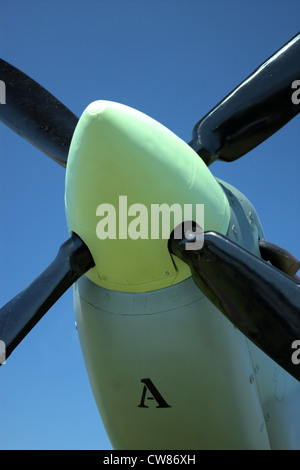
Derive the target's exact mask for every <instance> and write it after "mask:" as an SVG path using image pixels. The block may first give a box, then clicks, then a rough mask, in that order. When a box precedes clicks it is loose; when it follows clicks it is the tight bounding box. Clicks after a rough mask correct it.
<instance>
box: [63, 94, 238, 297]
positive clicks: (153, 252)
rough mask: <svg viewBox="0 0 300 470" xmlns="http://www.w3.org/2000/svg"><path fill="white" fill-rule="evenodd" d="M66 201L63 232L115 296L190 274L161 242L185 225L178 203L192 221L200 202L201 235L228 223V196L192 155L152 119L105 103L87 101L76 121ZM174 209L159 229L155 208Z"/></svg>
mask: <svg viewBox="0 0 300 470" xmlns="http://www.w3.org/2000/svg"><path fill="white" fill-rule="evenodd" d="M65 203H66V217H67V223H68V228H69V231H70V232H75V233H76V234H77V235H79V236H80V237H81V238H82V240H83V241H84V242H85V243H86V244H87V246H88V248H89V249H90V251H91V253H92V256H93V258H94V261H95V267H94V268H92V269H91V270H90V271H89V272H88V273H87V274H86V275H87V277H88V278H89V279H90V280H91V281H93V282H94V283H96V284H98V285H100V286H102V287H105V288H107V289H112V290H117V291H121V292H148V291H152V290H156V289H160V288H164V287H167V286H170V285H172V284H175V283H178V282H180V281H182V280H184V279H186V278H188V277H190V275H191V273H190V270H189V268H188V266H187V265H186V264H185V263H183V262H182V261H180V260H179V259H178V258H174V259H173V258H172V256H171V255H170V253H169V251H168V239H167V238H168V237H169V234H170V233H171V231H172V230H173V229H174V228H175V226H177V225H178V224H179V223H180V222H183V221H184V220H185V218H184V215H185V211H184V204H189V205H190V206H189V207H192V210H193V218H195V211H196V207H197V205H200V204H204V230H215V231H217V232H220V233H223V234H225V233H226V232H227V228H228V223H229V205H228V201H227V198H226V196H225V194H224V192H223V190H222V188H221V187H220V186H219V184H218V183H217V181H216V180H215V178H214V177H213V176H212V174H211V173H210V171H209V170H208V168H207V167H206V165H205V164H204V163H203V161H202V160H201V159H200V158H199V156H198V155H197V154H196V153H195V152H194V150H192V149H191V148H190V147H189V146H188V145H187V144H186V143H185V142H183V141H182V140H181V139H180V138H179V137H177V136H176V135H175V134H173V133H172V132H171V131H170V130H168V129H167V128H166V127H164V126H163V125H161V124H159V123H158V122H157V121H155V120H153V119H152V118H150V117H148V116H146V115H145V114H143V113H141V112H139V111H136V110H134V109H132V108H130V107H128V106H124V105H121V104H118V103H114V102H109V101H95V102H93V103H91V104H90V105H89V106H88V107H87V108H86V109H85V111H84V112H83V114H82V116H81V118H80V120H79V122H78V125H77V127H76V130H75V132H74V135H73V139H72V142H71V147H70V152H69V156H68V163H67V168H66V193H65ZM162 204H164V205H165V206H158V205H162ZM173 204H177V205H180V207H179V211H178V210H177V211H176V217H174V218H173V217H172V214H173V212H172V210H170V211H169V215H170V214H171V217H168V220H169V223H170V226H169V227H168V226H166V225H164V228H163V227H162V226H160V224H161V225H162V224H163V223H164V222H165V220H166V217H165V216H166V215H167V213H168V211H167V212H166V213H165V216H160V221H157V220H153V219H154V215H153V214H154V212H153V208H155V213H157V208H159V209H161V208H162V207H164V208H168V207H169V208H171V206H172V205H173ZM173 207H175V206H173ZM176 207H177V209H178V206H176ZM178 217H179V219H180V220H178ZM162 218H163V220H162ZM157 224H158V225H159V227H157ZM157 230H159V232H157ZM166 230H167V232H168V235H167V237H166V236H165V235H164V234H163V231H164V232H165V231H166ZM158 233H159V234H158Z"/></svg>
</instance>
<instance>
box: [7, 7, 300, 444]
mask: <svg viewBox="0 0 300 470" xmlns="http://www.w3.org/2000/svg"><path fill="white" fill-rule="evenodd" d="M0 18H1V19H0V31H1V32H0V41H1V42H0V51H1V57H2V58H4V59H5V60H7V61H8V62H11V63H12V64H14V65H15V66H17V67H18V68H20V69H21V70H23V71H24V72H26V73H27V74H28V75H30V76H32V77H33V78H34V79H35V80H37V81H38V82H40V83H41V84H42V85H43V86H44V87H45V88H47V89H48V90H49V91H51V92H52V93H53V94H54V95H55V96H57V97H58V98H59V99H60V100H61V101H63V103H64V104H65V105H66V106H68V107H69V108H70V109H71V110H72V111H73V112H74V113H75V114H77V115H80V114H81V112H82V111H83V110H84V108H85V107H86V106H87V105H88V104H89V103H90V102H91V101H94V100H96V99H107V100H112V101H118V102H121V103H124V104H127V105H129V106H132V107H134V108H137V109H138V110H140V111H143V112H145V113H146V114H148V115H150V116H151V117H153V118H155V119H157V120H158V121H160V122H161V123H162V124H164V125H165V126H167V127H168V128H170V129H171V130H172V131H173V132H175V133H176V134H178V135H179V136H180V137H181V138H182V139H184V140H185V141H189V140H190V137H191V131H192V128H193V126H194V124H195V123H196V122H197V121H198V120H199V119H200V118H201V117H202V116H203V115H204V114H206V113H207V112H208V111H209V110H210V109H211V108H212V107H213V106H214V105H215V104H216V103H217V102H218V101H220V100H221V99H222V98H223V97H224V96H225V95H226V94H228V93H229V92H230V91H231V90H232V89H233V88H234V87H235V86H236V85H238V84H239V83H240V82H241V81H242V80H243V79H244V78H245V77H246V76H248V74H249V73H251V72H252V71H253V70H254V69H255V68H256V67H257V66H258V65H260V64H261V63H262V62H263V61H264V60H265V59H266V58H267V57H269V56H270V55H271V54H272V53H273V52H275V51H276V50H277V49H278V48H280V47H281V46H282V45H283V44H284V43H285V42H287V41H288V40H289V39H290V38H291V37H292V36H294V35H295V34H296V33H297V32H298V31H299V18H300V2H299V1H288V0H285V1H279V0H277V1H226V0H220V1H200V0H191V1H189V0H180V1H176V0H170V1H168V0H161V1H158V0H157V1H155V0H152V1H148V0H140V1H129V0H112V1H101V0H99V1H71V0H70V1H24V0H22V1H16V0H9V1H6V0H5V1H3V0H0ZM299 78H300V77H299ZM299 122H300V121H299V116H298V117H297V118H296V119H294V121H293V122H291V123H289V124H288V125H287V126H286V127H285V128H284V129H282V130H281V131H279V132H278V133H277V134H276V135H275V136H273V137H272V138H271V139H269V141H267V142H265V143H264V144H262V145H261V146H260V147H258V148H257V149H255V150H253V151H252V152H251V154H248V155H247V156H245V157H243V158H242V159H240V160H238V161H237V162H234V163H231V164H228V163H215V164H214V165H213V166H211V167H210V169H211V171H212V172H213V173H214V174H215V176H218V177H220V178H222V179H224V180H225V181H228V182H230V183H231V184H233V185H234V186H235V187H237V188H238V189H240V190H241V191H242V192H243V193H244V194H245V195H246V196H247V197H248V198H249V199H250V201H251V202H252V203H253V204H254V206H255V207H256V209H257V211H258V214H259V216H260V218H261V221H262V224H263V227H264V230H265V234H266V238H267V240H269V241H272V242H274V243H276V244H278V245H281V246H283V247H285V248H287V249H288V250H289V251H291V252H292V253H293V254H294V255H295V256H296V257H298V258H300V246H299V228H300V227H299V202H300V196H299V180H300V163H299V162H300V158H299V157H300V155H299ZM0 149H1V155H0V165H1V171H0V191H1V193H0V194H1V196H0V197H1V199H0V211H1V231H0V237H1V238H0V260H1V267H0V301H1V302H0V303H1V305H3V304H4V303H6V302H7V301H8V300H9V299H10V298H11V297H13V296H14V295H15V294H17V293H18V292H19V291H21V290H22V289H23V288H24V287H25V286H26V285H27V284H29V283H30V282H31V281H32V280H33V279H34V278H35V277H36V276H37V275H38V274H39V273H40V272H41V271H42V270H43V269H44V268H45V267H46V266H47V265H48V264H49V262H50V261H51V260H52V259H53V257H54V256H55V254H56V252H57V249H58V247H59V246H60V245H61V243H62V242H63V241H64V240H65V239H67V238H68V231H67V226H66V221H65V214H64V175H65V171H64V169H63V168H62V167H60V166H59V165H57V164H55V162H53V161H52V160H50V159H49V158H47V157H46V156H45V155H44V154H42V153H41V152H40V151H38V150H37V149H35V148H34V147H33V146H32V145H30V144H29V143H27V142H26V141H24V140H22V139H21V138H19V137H18V136H17V135H15V134H14V133H13V132H12V131H11V130H9V129H7V128H6V127H5V126H4V125H2V124H1V125H0ZM74 321H75V320H74V313H73V303H72V292H71V290H70V291H68V292H67V294H66V295H65V296H64V297H63V298H61V299H60V300H59V301H58V302H57V304H56V305H55V306H54V307H53V308H52V309H51V311H49V312H48V313H47V315H46V316H45V317H44V318H43V319H42V321H40V323H39V324H38V326H37V327H36V328H35V329H34V330H33V331H32V332H31V333H30V334H29V335H28V336H27V338H26V339H25V340H24V341H23V342H22V344H21V345H20V346H19V347H18V348H17V349H16V350H15V351H14V353H13V354H12V355H11V357H10V358H9V359H8V361H7V364H6V365H5V366H3V367H1V369H0V449H110V448H111V447H110V443H109V441H108V439H107V437H106V434H105V430H104V428H103V426H102V423H101V419H100V417H99V414H98V410H97V408H96V405H95V403H94V400H93V396H92V392H91V389H90V386H89V382H88V378H87V374H86V371H85V367H84V364H83V359H82V355H81V350H80V346H79V341H78V337H77V333H76V330H75V326H74Z"/></svg>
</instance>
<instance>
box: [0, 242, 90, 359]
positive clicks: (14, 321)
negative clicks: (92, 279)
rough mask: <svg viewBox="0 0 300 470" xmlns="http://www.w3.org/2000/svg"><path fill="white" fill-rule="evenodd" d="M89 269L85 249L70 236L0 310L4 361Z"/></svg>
mask: <svg viewBox="0 0 300 470" xmlns="http://www.w3.org/2000/svg"><path fill="white" fill-rule="evenodd" d="M93 266H94V261H93V259H92V256H91V254H90V252H89V250H88V248H87V247H86V245H85V244H84V243H83V242H82V241H81V239H80V238H79V237H78V236H77V235H75V234H72V236H71V237H70V238H69V239H68V240H67V241H66V242H65V243H63V244H62V245H61V247H60V249H59V251H58V253H57V255H56V258H55V259H54V261H53V262H52V263H51V264H50V265H49V266H48V267H47V268H46V269H45V271H44V272H43V273H42V274H40V276H39V277H37V278H36V279H35V280H34V281H33V282H32V283H31V284H30V285H29V286H28V287H26V289H24V290H23V291H22V292H20V294H18V295H16V297H14V298H13V299H12V300H10V301H9V302H8V303H7V304H6V305H4V307H2V308H1V310H0V342H1V341H2V342H3V343H4V344H5V348H6V358H7V357H8V356H9V355H10V354H11V352H12V351H13V350H14V349H15V347H16V346H17V345H18V344H19V343H20V342H21V341H22V339H23V338H24V337H25V336H26V335H27V333H29V331H30V330H31V329H32V328H33V327H34V326H35V325H36V323H37V322H38V321H39V320H40V319H41V318H42V317H43V315H44V314H45V313H46V312H47V311H48V310H49V309H50V307H51V306H52V305H53V304H54V303H55V302H56V301H57V300H58V299H59V298H60V297H61V296H62V295H63V293H64V292H65V291H66V290H67V289H68V288H69V287H70V286H71V285H72V284H73V283H74V282H75V281H76V280H77V279H78V278H79V277H81V276H82V275H83V274H84V273H85V272H87V271H88V270H89V269H90V268H91V267H93ZM3 343H2V344H3Z"/></svg>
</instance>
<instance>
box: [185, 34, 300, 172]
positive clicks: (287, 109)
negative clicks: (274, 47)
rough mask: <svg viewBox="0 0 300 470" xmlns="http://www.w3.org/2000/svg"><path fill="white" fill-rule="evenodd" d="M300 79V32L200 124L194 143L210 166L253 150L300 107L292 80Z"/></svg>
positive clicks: (194, 131)
mask: <svg viewBox="0 0 300 470" xmlns="http://www.w3.org/2000/svg"><path fill="white" fill-rule="evenodd" d="M297 80H300V34H298V35H297V36H295V37H294V38H293V39H291V40H290V41H289V42H288V43H287V44H286V45H284V46H283V47H282V48H281V49H279V51H277V52H276V53H275V54H274V55H272V56H271V57H270V58H269V59H268V60H266V61H265V62H264V63H263V64H262V65H261V66H260V67H259V68H258V69H256V70H255V71H254V72H253V73H252V74H251V75H250V76H249V77H248V78H247V79H246V80H244V81H243V82H242V83H241V84H240V85H239V86H238V87H237V88H235V89H234V90H233V91H232V92H231V93H230V94H229V95H228V96H226V98H224V99H223V100H222V101H221V102H220V103H219V104H218V105H217V106H215V107H214V108H213V109H212V110H211V111H210V112H209V113H208V114H207V115H206V116H204V117H203V118H202V119H201V120H200V121H199V122H198V123H197V124H196V125H195V127H194V129H193V134H192V140H191V142H190V143H189V145H190V146H191V147H192V148H193V149H194V150H195V151H196V152H197V153H198V154H199V155H200V157H201V158H202V159H203V160H204V161H205V163H206V164H207V165H210V164H211V163H213V162H214V161H215V160H217V159H219V160H224V161H227V162H232V161H234V160H237V159H238V158H240V157H241V156H243V155H244V154H245V153H247V152H250V150H252V149H253V148H254V147H256V146H257V145H258V144H260V143H261V142H263V141H265V140H266V139H267V138H268V137H270V136H271V135H272V134H274V133H275V132H276V131H278V130H279V129H280V128H281V127H282V126H284V125H285V124H287V123H288V122H289V121H290V120H291V119H292V118H293V117H294V116H296V114H298V113H299V111H300V106H299V105H298V104H297V103H294V102H293V101H292V95H293V93H294V92H295V90H294V89H293V88H292V84H293V83H295V81H297Z"/></svg>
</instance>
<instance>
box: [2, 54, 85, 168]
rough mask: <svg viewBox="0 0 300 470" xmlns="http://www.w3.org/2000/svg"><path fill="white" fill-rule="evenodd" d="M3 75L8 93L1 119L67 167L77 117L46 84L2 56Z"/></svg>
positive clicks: (6, 92)
mask: <svg viewBox="0 0 300 470" xmlns="http://www.w3.org/2000/svg"><path fill="white" fill-rule="evenodd" d="M0 79H1V80H2V81H3V82H4V83H5V94H6V104H5V105H1V106H0V120H1V121H2V122H3V123H4V124H6V125H7V126H8V127H10V128H11V129H12V130H14V131H15V132H16V133H17V134H19V135H20V136H21V137H24V139H26V140H28V141H29V142H31V143H32V144H33V145H35V146H36V147H38V148H39V149H40V150H42V152H44V153H45V154H46V155H48V156H50V157H51V158H52V159H53V160H55V161H56V162H58V163H60V164H61V165H62V166H64V167H65V166H66V164H67V158H68V152H69V147H70V143H71V139H72V136H73V133H74V130H75V127H76V124H77V122H78V118H77V117H76V116H75V114H73V113H72V112H71V111H70V110H69V109H68V108H66V107H65V106H64V105H63V104H62V103H61V102H60V101H59V100H58V99H57V98H55V97H54V96H53V95H51V93H49V92H48V91H47V90H45V88H43V87H42V86H41V85H39V84H38V83H36V82H35V81H34V80H33V79H32V78H30V77H28V75H26V74H25V73H23V72H21V71H20V70H18V69H17V68H16V67H14V66H13V65H10V64H9V63H7V62H5V60H2V59H0Z"/></svg>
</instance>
